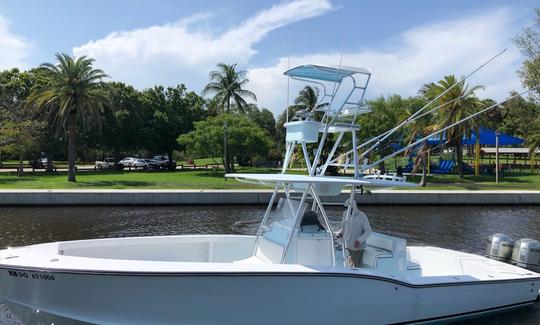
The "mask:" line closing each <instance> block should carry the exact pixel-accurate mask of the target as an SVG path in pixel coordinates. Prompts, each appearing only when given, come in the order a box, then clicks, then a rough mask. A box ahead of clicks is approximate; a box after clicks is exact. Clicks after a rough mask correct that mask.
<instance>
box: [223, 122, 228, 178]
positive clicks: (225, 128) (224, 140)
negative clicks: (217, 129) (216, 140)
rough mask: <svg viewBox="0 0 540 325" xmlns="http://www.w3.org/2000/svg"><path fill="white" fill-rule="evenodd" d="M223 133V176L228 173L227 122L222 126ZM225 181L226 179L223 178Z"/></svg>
mask: <svg viewBox="0 0 540 325" xmlns="http://www.w3.org/2000/svg"><path fill="white" fill-rule="evenodd" d="M223 129H224V131H225V132H224V133H223V164H224V165H225V166H223V169H224V171H225V174H227V173H228V172H229V157H228V156H227V122H225V124H224V125H223ZM225 180H227V177H225Z"/></svg>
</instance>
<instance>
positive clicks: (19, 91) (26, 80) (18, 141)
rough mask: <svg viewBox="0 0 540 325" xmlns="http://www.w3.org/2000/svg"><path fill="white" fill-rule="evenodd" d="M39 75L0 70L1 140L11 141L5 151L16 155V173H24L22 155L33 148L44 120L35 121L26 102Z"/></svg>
mask: <svg viewBox="0 0 540 325" xmlns="http://www.w3.org/2000/svg"><path fill="white" fill-rule="evenodd" d="M37 80H38V78H36V76H35V75H34V74H33V73H32V72H20V71H19V70H18V69H12V70H6V71H2V72H1V73H0V139H4V140H10V141H8V142H7V143H6V142H5V141H3V142H4V143H5V144H6V145H7V147H6V148H4V151H6V152H8V153H9V152H11V153H12V154H15V155H17V156H18V158H19V171H18V174H19V176H22V175H23V159H24V155H25V154H27V153H29V152H30V151H32V150H33V149H36V146H37V144H38V143H39V140H40V138H41V135H42V131H43V130H44V128H45V126H46V125H45V123H43V122H41V121H38V120H36V119H35V118H34V117H33V116H32V114H31V112H30V111H29V110H28V109H27V108H26V107H25V105H24V104H25V101H26V98H27V97H28V95H29V94H30V91H31V89H32V87H33V86H34V85H35V84H36V82H37Z"/></svg>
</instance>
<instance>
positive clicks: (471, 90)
mask: <svg viewBox="0 0 540 325" xmlns="http://www.w3.org/2000/svg"><path fill="white" fill-rule="evenodd" d="M450 88H451V89H450ZM482 88H483V87H482V86H473V87H469V85H467V84H465V81H464V80H461V81H458V80H457V78H456V77H455V76H453V75H449V76H445V77H444V78H443V79H441V80H439V81H438V82H437V83H431V84H427V85H424V86H423V87H422V89H421V90H420V94H421V95H423V96H424V97H425V98H426V99H429V100H431V99H434V98H436V97H437V96H439V95H441V94H442V93H444V92H446V91H447V92H446V93H445V94H444V95H442V96H441V97H440V98H439V99H438V100H437V103H436V105H442V104H445V103H448V102H452V103H451V104H449V105H444V106H443V107H441V108H440V109H439V110H438V111H437V115H436V117H435V119H436V123H437V126H438V128H439V129H442V128H445V127H447V126H450V125H451V124H454V123H455V122H457V121H459V120H461V119H463V118H465V117H467V116H469V115H471V114H473V113H475V112H477V111H478V109H480V108H482V107H484V105H485V104H484V102H483V101H481V100H480V99H479V98H478V97H477V96H476V94H475V92H476V91H477V90H479V89H482ZM448 89H450V90H448ZM476 129H477V123H476V120H474V119H470V120H468V121H465V122H463V123H460V124H458V125H456V126H454V127H452V128H449V129H448V130H446V132H443V133H441V139H442V138H443V137H446V144H447V145H448V146H450V147H452V148H454V152H455V153H456V161H457V167H458V172H459V176H460V177H461V178H463V136H469V137H470V136H471V133H472V132H473V131H474V130H476Z"/></svg>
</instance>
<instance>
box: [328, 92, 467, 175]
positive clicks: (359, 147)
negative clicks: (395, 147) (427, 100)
mask: <svg viewBox="0 0 540 325" xmlns="http://www.w3.org/2000/svg"><path fill="white" fill-rule="evenodd" d="M463 97H464V96H460V97H458V98H454V99H452V100H450V101H448V102H445V103H443V104H441V105H439V106H436V107H434V108H432V109H430V110H429V111H427V112H424V113H422V114H421V115H419V116H417V117H416V118H415V119H412V120H410V121H409V122H407V123H406V124H405V125H404V126H407V125H408V124H410V123H412V122H414V121H416V120H418V119H421V118H422V117H424V116H426V115H428V114H431V113H433V112H435V111H436V110H438V109H440V108H442V107H444V106H446V105H449V104H452V103H454V102H456V101H458V100H460V99H462V98H463ZM390 131H391V129H390V130H387V131H385V132H383V133H381V134H379V135H378V136H376V137H373V138H371V139H370V140H368V141H366V142H364V143H362V144H360V145H358V146H357V147H356V149H357V150H358V149H361V148H363V147H365V146H367V145H368V144H370V143H373V142H374V141H377V140H378V139H380V138H381V137H383V136H385V135H387V134H388V133H389V132H390ZM353 151H354V149H351V150H349V151H347V152H345V153H342V154H340V155H339V156H337V157H336V158H334V159H332V160H331V161H330V162H329V163H328V165H330V164H333V163H335V162H336V161H337V160H339V159H340V158H342V157H345V156H348V155H350V154H351V153H353Z"/></svg>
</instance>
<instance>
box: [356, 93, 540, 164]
mask: <svg viewBox="0 0 540 325" xmlns="http://www.w3.org/2000/svg"><path fill="white" fill-rule="evenodd" d="M538 87H540V85H537V86H535V87H534V88H531V89H529V90H526V91H523V92H521V93H519V94H516V95H513V96H510V97H507V98H506V99H505V100H503V101H500V102H497V103H495V104H493V105H491V106H489V107H486V108H484V109H483V110H481V111H478V112H476V113H474V114H471V115H469V116H467V117H465V118H463V119H461V120H459V121H457V122H455V123H452V124H450V125H448V126H446V127H444V128H442V129H440V130H438V131H436V132H433V133H431V134H430V135H427V136H425V137H423V138H421V139H420V140H417V141H416V142H414V143H411V144H409V145H408V146H406V147H404V148H401V149H400V150H398V151H395V152H393V153H391V154H390V155H388V156H386V157H384V158H381V159H379V160H377V161H375V162H373V163H371V164H369V165H366V166H362V171H364V170H366V169H369V168H371V167H374V166H377V165H378V164H380V163H382V162H383V161H385V160H387V159H390V158H392V157H395V156H397V155H399V154H400V153H402V152H404V151H405V150H408V149H409V148H411V147H414V146H416V145H418V144H420V143H422V142H424V141H426V140H427V139H429V138H430V137H432V136H434V135H437V134H440V133H442V132H444V131H446V130H448V129H450V128H453V127H454V126H456V125H459V124H461V123H463V122H465V121H468V120H470V119H472V118H474V117H476V116H478V115H480V114H482V113H485V112H487V111H489V110H491V109H493V108H495V107H497V106H499V105H501V104H504V103H506V102H508V101H510V100H512V99H514V98H516V97H519V96H522V95H524V94H527V93H529V92H531V91H533V90H535V89H537V88H538Z"/></svg>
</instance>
